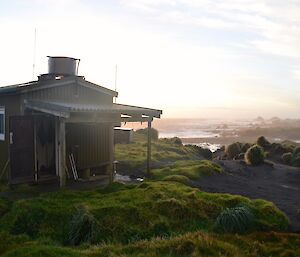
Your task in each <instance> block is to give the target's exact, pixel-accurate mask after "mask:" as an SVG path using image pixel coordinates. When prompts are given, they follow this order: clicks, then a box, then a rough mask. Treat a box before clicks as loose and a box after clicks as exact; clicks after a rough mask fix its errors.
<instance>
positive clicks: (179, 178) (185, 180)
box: [163, 175, 190, 185]
mask: <svg viewBox="0 0 300 257" xmlns="http://www.w3.org/2000/svg"><path fill="white" fill-rule="evenodd" d="M163 181H174V182H178V183H182V184H185V185H188V184H189V181H190V180H189V179H188V177H186V176H183V175H169V176H166V177H164V179H163Z"/></svg>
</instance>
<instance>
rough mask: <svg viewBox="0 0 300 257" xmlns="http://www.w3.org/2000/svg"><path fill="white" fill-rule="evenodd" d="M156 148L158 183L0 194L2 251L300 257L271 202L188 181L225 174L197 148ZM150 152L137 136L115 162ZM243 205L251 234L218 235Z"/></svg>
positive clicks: (140, 165)
mask: <svg viewBox="0 0 300 257" xmlns="http://www.w3.org/2000/svg"><path fill="white" fill-rule="evenodd" d="M152 150H153V151H152V153H153V160H154V164H155V165H158V166H161V168H157V169H154V170H152V175H153V177H152V178H153V181H146V182H144V183H142V184H140V185H123V184H119V183H113V184H112V185H110V186H108V187H106V188H104V189H98V190H90V191H70V190H66V189H65V190H60V191H58V192H52V193H40V192H36V191H35V190H33V189H32V188H30V187H26V186H25V187H24V186H23V187H17V188H14V189H13V190H11V191H12V192H13V193H14V194H17V195H18V194H19V196H20V194H25V195H26V199H21V200H18V199H15V200H7V199H5V198H0V228H1V229H0V256H5V257H26V256H28V257H29V256H33V257H38V256H51V257H62V256H67V257H78V256H84V257H97V256H101V257H102V256H107V257H114V256H124V257H125V256H128V257H129V256H133V257H135V256H149V257H150V256H151V257H156V256H174V257H179V256H180V257H181V256H207V257H208V256H212V257H214V256H218V257H220V256H233V257H242V256H246V257H250V256H251V257H260V256H263V257H265V256H282V257H283V256H300V250H299V248H298V247H297V246H298V245H299V244H300V235H299V234H287V233H279V232H269V231H285V230H286V229H287V227H288V224H289V221H288V219H287V217H286V216H285V215H284V214H283V213H282V212H281V211H280V210H279V209H278V208H277V207H276V206H275V205H274V204H273V203H271V202H267V201H264V200H250V199H248V198H245V197H242V196H239V195H230V194H212V193H206V192H202V191H200V190H198V189H195V188H191V187H189V186H187V185H189V183H190V182H191V180H194V179H198V178H200V177H201V176H207V175H213V174H219V173H222V172H223V170H222V168H221V167H220V166H219V165H217V164H214V163H213V162H210V161H208V160H202V159H203V157H202V156H201V155H200V154H199V151H198V150H199V149H197V148H195V147H187V146H182V145H180V144H175V143H172V140H156V141H153V146H152ZM146 151H147V147H146V141H145V135H144V134H143V133H140V134H138V133H137V134H135V142H134V143H132V144H129V145H117V146H116V155H117V159H118V160H121V161H123V162H124V163H125V164H126V165H128V168H129V169H131V170H134V169H144V166H145V161H146ZM167 165H168V166H167ZM9 190H10V189H8V188H4V189H3V190H2V191H9ZM240 206H244V207H245V208H247V210H249V211H250V212H251V214H252V215H253V219H254V221H253V224H251V226H249V227H248V226H247V231H244V229H242V230H243V231H238V232H241V233H245V232H247V233H248V234H243V235H238V234H224V233H221V232H218V233H217V230H215V224H216V221H217V219H218V217H220V215H221V214H222V213H224V212H226V210H229V209H236V208H240ZM251 222H252V221H251ZM246 225H247V224H246ZM258 231H261V232H258ZM232 232H233V231H232ZM74 245H76V247H74Z"/></svg>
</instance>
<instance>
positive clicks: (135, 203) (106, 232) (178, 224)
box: [0, 182, 288, 244]
mask: <svg viewBox="0 0 300 257" xmlns="http://www.w3.org/2000/svg"><path fill="white" fill-rule="evenodd" d="M239 204H244V205H246V206H248V207H249V208H251V209H252V210H253V212H254V213H255V215H256V217H257V226H256V229H263V230H273V229H275V230H285V229H286V227H287V226H288V220H287V218H286V217H285V215H284V214H282V213H281V212H280V211H279V210H278V209H277V208H276V207H275V206H274V205H273V204H272V203H269V202H266V201H262V200H255V201H251V200H249V199H247V198H244V197H241V196H233V195H224V194H209V193H205V192H201V191H199V190H197V189H193V188H191V187H188V186H185V185H183V184H180V183H177V182H145V183H143V184H141V185H139V186H130V187H128V186H121V185H114V186H112V188H111V189H109V188H108V189H106V190H96V191H84V192H72V191H64V190H63V191H60V192H56V193H47V194H42V195H41V196H39V197H35V198H31V199H24V200H18V201H14V202H13V203H10V206H8V208H9V211H6V213H5V214H4V215H2V217H1V218H0V227H1V228H2V230H4V231H6V232H8V233H10V234H13V235H21V234H25V235H27V236H28V237H30V238H31V239H33V240H34V239H39V238H50V239H51V240H53V241H55V242H58V243H60V244H67V242H68V235H69V232H70V225H71V222H72V217H74V215H76V213H77V209H78V206H82V205H84V206H86V208H87V209H88V211H89V215H90V219H91V220H95V221H96V222H97V226H98V227H99V229H98V230H97V235H96V238H97V240H98V242H120V243H128V242H132V241H137V240H141V239H149V238H152V237H155V236H170V235H177V234H183V233H186V232H190V231H196V230H202V231H212V229H213V224H214V222H215V220H216V217H217V216H218V215H219V214H220V212H221V211H222V210H223V209H224V208H229V207H235V206H237V205H239Z"/></svg>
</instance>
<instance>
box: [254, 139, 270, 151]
mask: <svg viewBox="0 0 300 257" xmlns="http://www.w3.org/2000/svg"><path fill="white" fill-rule="evenodd" d="M256 144H257V145H259V146H260V147H262V148H264V149H266V148H268V147H269V146H271V144H270V142H269V141H268V140H267V139H266V138H265V137H264V136H260V137H259V138H258V139H257V141H256Z"/></svg>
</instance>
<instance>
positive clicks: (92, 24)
mask: <svg viewBox="0 0 300 257" xmlns="http://www.w3.org/2000/svg"><path fill="white" fill-rule="evenodd" d="M0 21H1V23H0V32H1V35H2V39H1V42H0V46H1V47H0V55H1V61H0V69H1V80H0V86H6V85H10V84H15V83H22V82H27V81H30V80H32V79H36V78H37V75H39V74H42V73H47V58H46V56H47V55H63V56H71V57H75V58H80V59H81V62H80V66H79V75H83V76H85V77H86V79H87V80H89V81H92V82H94V83H97V84H100V85H102V86H105V87H108V88H111V89H114V87H115V85H114V83H115V66H116V64H117V65H118V77H117V91H118V92H119V98H118V100H117V101H118V102H119V103H125V104H131V105H140V106H145V107H150V108H156V109H162V110H163V118H196V119H197V118H222V119H240V118H246V119H252V118H255V117H257V116H262V117H265V118H271V117H273V116H278V117H280V118H300V105H299V102H300V88H299V86H298V85H299V82H300V60H299V57H300V48H299V44H300V26H299V25H300V2H299V3H297V2H295V1H292V0H288V1H281V0H273V1H269V0H246V1H242V0H229V1H226V2H225V1H213V0H199V1H195V0H152V1H150V0H119V1H94V0H90V1H83V0H74V1H71V0H44V1H42V0H28V1H21V0H18V1H9V2H1V3H0ZM35 29H36V31H37V34H36V51H35V54H34V31H35ZM34 56H35V58H34ZM34 60H35V61H34ZM33 62H35V64H36V66H35V67H36V68H35V72H34V76H32V75H33Z"/></svg>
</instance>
